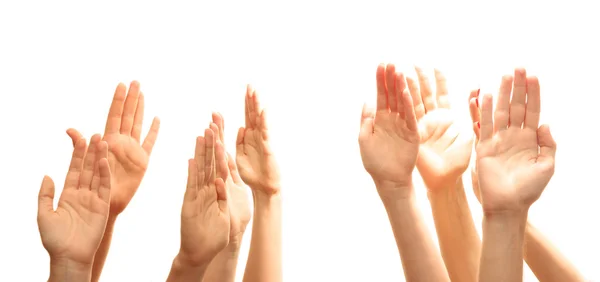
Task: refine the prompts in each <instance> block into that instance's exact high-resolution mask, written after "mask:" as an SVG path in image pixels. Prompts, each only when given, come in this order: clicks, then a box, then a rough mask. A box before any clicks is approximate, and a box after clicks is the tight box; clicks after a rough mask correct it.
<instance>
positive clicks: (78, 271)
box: [48, 259, 92, 282]
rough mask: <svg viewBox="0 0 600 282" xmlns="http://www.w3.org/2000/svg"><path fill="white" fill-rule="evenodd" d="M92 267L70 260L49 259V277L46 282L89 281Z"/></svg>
mask: <svg viewBox="0 0 600 282" xmlns="http://www.w3.org/2000/svg"><path fill="white" fill-rule="evenodd" d="M91 276H92V265H91V264H81V263H77V262H73V261H70V260H60V259H50V277H49V278H48V282H64V281H72V282H79V281H82V282H83V281H90V278H91Z"/></svg>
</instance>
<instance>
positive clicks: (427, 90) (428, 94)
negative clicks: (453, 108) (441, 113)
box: [415, 66, 436, 113]
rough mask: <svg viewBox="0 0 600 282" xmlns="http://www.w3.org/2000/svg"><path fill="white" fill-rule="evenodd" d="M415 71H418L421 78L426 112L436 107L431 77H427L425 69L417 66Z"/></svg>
mask: <svg viewBox="0 0 600 282" xmlns="http://www.w3.org/2000/svg"><path fill="white" fill-rule="evenodd" d="M415 71H416V72H417V77H418V78H419V90H420V91H421V99H422V100H423V106H424V107H425V112H426V113H427V112H429V111H432V110H434V109H435V108H436V105H435V98H434V97H433V92H432V91H431V85H430V84H429V78H428V77H427V75H426V74H425V72H424V71H423V69H421V68H419V67H417V66H415Z"/></svg>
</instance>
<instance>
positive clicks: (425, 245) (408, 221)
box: [378, 187, 450, 281]
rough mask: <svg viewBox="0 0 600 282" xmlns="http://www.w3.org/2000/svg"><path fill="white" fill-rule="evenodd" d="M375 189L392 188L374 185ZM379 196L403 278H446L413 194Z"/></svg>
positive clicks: (415, 279)
mask: <svg viewBox="0 0 600 282" xmlns="http://www.w3.org/2000/svg"><path fill="white" fill-rule="evenodd" d="M412 189H413V188H412V187H410V188H407V189H394V190H410V191H412ZM378 190H380V191H383V190H392V189H389V188H388V189H386V188H383V187H378ZM381 198H382V201H383V203H384V205H385V209H386V210H387V213H388V217H389V219H390V223H391V225H392V230H393V231H394V237H395V238H396V244H397V246H398V251H399V252H400V258H401V259H402V267H403V269H404V276H405V278H406V281H450V280H449V278H448V273H447V272H446V266H445V265H444V262H443V260H442V258H441V256H440V253H439V252H438V250H437V248H436V247H435V244H434V243H433V241H432V240H431V239H430V237H429V232H428V230H427V226H425V223H424V222H423V218H422V216H421V214H420V213H419V209H418V207H417V204H416V200H415V196H414V193H410V195H409V196H407V197H396V196H389V197H388V196H382V197H381Z"/></svg>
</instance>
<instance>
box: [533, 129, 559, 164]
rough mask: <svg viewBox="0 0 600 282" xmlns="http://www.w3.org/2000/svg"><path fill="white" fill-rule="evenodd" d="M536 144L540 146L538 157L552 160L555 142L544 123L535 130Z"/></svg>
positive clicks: (554, 154)
mask: <svg viewBox="0 0 600 282" xmlns="http://www.w3.org/2000/svg"><path fill="white" fill-rule="evenodd" d="M537 139H538V146H540V157H541V158H544V159H551V160H554V156H556V142H555V141H554V137H552V133H550V127H549V126H548V125H546V124H543V125H541V126H540V127H539V128H538V130H537Z"/></svg>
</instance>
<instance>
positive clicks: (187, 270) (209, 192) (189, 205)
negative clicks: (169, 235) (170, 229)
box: [167, 129, 230, 281]
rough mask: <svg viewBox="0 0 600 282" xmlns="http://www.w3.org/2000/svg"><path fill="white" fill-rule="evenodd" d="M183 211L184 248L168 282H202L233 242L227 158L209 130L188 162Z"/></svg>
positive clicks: (177, 258) (182, 241) (176, 259)
mask: <svg viewBox="0 0 600 282" xmlns="http://www.w3.org/2000/svg"><path fill="white" fill-rule="evenodd" d="M188 165H189V166H188V182H187V188H186V190H185V195H184V200H183V206H182V209H181V248H180V250H179V254H178V255H177V257H176V258H175V260H174V262H173V267H172V268H171V272H170V274H169V277H168V279H167V281H202V279H203V276H204V272H205V270H206V268H207V267H208V265H209V264H210V263H211V261H212V260H213V259H214V257H215V256H216V255H217V254H218V253H219V252H220V251H222V250H223V249H224V248H225V247H226V246H227V244H228V243H229V229H230V215H229V207H228V198H227V196H228V195H227V191H226V188H225V182H224V181H223V179H225V178H226V177H227V158H226V156H225V149H224V148H223V144H222V143H221V141H219V140H218V139H217V137H216V136H215V133H214V132H213V131H212V130H210V129H206V130H205V132H204V137H202V136H200V137H198V138H197V139H196V151H195V156H194V159H191V160H189V162H188Z"/></svg>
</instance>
